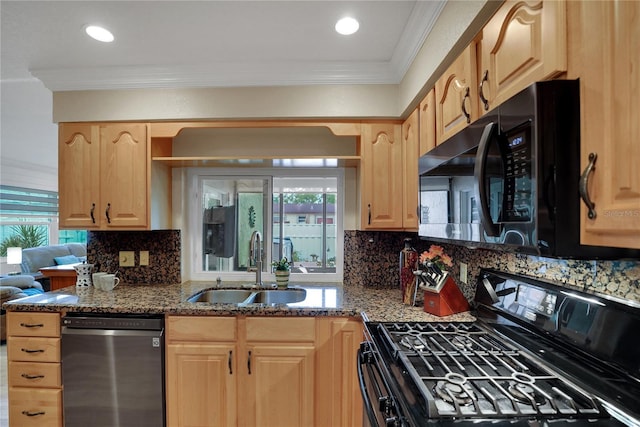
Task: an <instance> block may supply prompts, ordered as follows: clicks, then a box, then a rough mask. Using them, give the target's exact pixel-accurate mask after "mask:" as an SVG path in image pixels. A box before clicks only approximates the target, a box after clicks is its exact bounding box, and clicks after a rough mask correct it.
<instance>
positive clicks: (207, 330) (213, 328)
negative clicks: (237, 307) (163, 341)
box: [165, 316, 237, 342]
mask: <svg viewBox="0 0 640 427" xmlns="http://www.w3.org/2000/svg"><path fill="white" fill-rule="evenodd" d="M165 325H166V327H167V340H168V341H169V342H172V341H234V342H235V341H236V339H237V333H236V318H235V317H211V316H169V317H168V318H167V321H166V323H165Z"/></svg>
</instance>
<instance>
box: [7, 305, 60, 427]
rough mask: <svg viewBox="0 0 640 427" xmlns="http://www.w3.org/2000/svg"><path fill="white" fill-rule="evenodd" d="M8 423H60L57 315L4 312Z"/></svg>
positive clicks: (17, 426) (45, 426) (29, 426)
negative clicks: (5, 321)
mask: <svg viewBox="0 0 640 427" xmlns="http://www.w3.org/2000/svg"><path fill="white" fill-rule="evenodd" d="M7 360H8V378H7V379H8V385H9V425H10V426H11V427H23V426H24V427H62V425H63V422H62V383H61V375H60V315H59V314H58V313H32V312H12V311H9V312H7Z"/></svg>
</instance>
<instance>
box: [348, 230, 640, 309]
mask: <svg viewBox="0 0 640 427" xmlns="http://www.w3.org/2000/svg"><path fill="white" fill-rule="evenodd" d="M406 237H410V238H412V239H413V240H412V241H413V247H414V248H415V249H416V250H417V251H418V252H422V251H425V250H428V249H429V246H430V245H431V243H432V242H428V241H426V240H421V239H419V238H418V236H417V234H416V233H400V232H366V231H345V236H344V238H345V240H344V252H345V264H344V283H345V285H349V284H360V285H364V286H373V287H381V288H394V287H398V288H399V281H400V277H399V273H398V267H399V256H400V250H401V249H402V248H403V247H404V238H406ZM439 245H440V246H442V247H443V248H444V249H445V252H446V253H447V254H448V255H450V256H451V257H452V258H453V267H452V268H451V269H450V273H451V274H452V275H453V277H454V278H455V279H456V282H457V283H458V286H459V287H460V289H462V292H463V293H464V294H465V296H466V297H467V299H471V298H473V295H474V293H475V277H476V276H477V275H478V273H479V272H480V269H481V268H493V269H496V270H501V271H504V272H508V273H514V274H523V275H528V276H531V277H536V278H541V279H546V280H550V281H553V282H556V283H559V284H562V285H563V286H566V287H569V288H575V289H579V290H584V291H586V292H598V293H603V294H607V295H612V296H616V297H620V298H625V299H628V300H632V301H636V302H640V260H633V261H594V260H586V261H585V260H567V259H552V258H543V257H536V256H531V255H522V254H512V253H504V252H496V251H490V250H486V249H468V248H465V247H463V246H458V245H446V244H439ZM461 261H463V262H466V263H467V265H468V278H469V280H468V282H469V283H467V284H464V283H461V282H460V280H459V277H460V262H461Z"/></svg>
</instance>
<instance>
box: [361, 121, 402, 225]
mask: <svg viewBox="0 0 640 427" xmlns="http://www.w3.org/2000/svg"><path fill="white" fill-rule="evenodd" d="M400 134H401V127H400V125H399V124H393V123H381V124H377V123H376V124H363V125H362V137H361V144H362V146H361V153H362V159H361V161H360V168H361V173H360V189H361V192H362V195H361V196H362V197H361V207H360V210H361V219H360V225H361V228H362V229H363V230H370V229H391V228H402V200H403V196H402V179H403V178H402V140H401V135H400Z"/></svg>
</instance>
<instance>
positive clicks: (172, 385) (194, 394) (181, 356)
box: [166, 343, 238, 427]
mask: <svg viewBox="0 0 640 427" xmlns="http://www.w3.org/2000/svg"><path fill="white" fill-rule="evenodd" d="M166 364H167V380H166V390H167V425H168V426H175V427H205V426H211V427H218V426H236V424H237V422H236V421H237V419H236V412H237V408H236V384H237V380H236V377H237V375H238V373H237V368H236V361H235V344H203V343H198V344H169V345H168V346H167V355H166Z"/></svg>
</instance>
